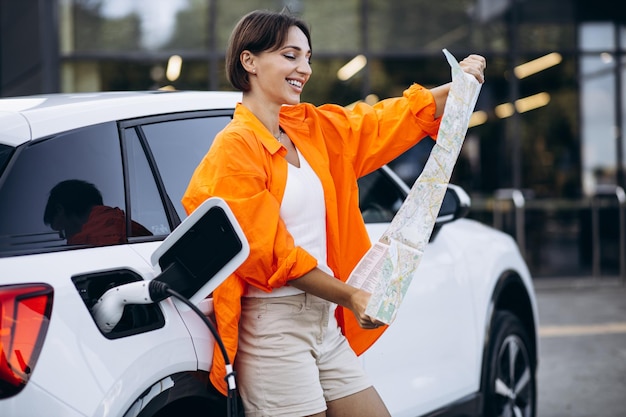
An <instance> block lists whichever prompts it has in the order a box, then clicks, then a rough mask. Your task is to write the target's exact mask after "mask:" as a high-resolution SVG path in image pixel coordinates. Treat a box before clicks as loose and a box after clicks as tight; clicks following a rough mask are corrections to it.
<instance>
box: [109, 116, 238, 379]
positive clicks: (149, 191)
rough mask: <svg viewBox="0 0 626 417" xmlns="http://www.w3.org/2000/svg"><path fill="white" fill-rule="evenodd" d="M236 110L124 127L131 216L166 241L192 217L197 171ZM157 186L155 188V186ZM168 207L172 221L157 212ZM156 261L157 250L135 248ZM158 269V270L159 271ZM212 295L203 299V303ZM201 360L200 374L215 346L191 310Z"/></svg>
mask: <svg viewBox="0 0 626 417" xmlns="http://www.w3.org/2000/svg"><path fill="white" fill-rule="evenodd" d="M232 114H233V109H226V110H206V111H194V112H185V113H178V114H169V115H160V116H152V117H145V118H141V119H134V120H127V121H124V122H122V123H120V130H121V132H122V137H123V144H124V148H125V150H126V156H127V165H128V176H127V181H128V188H129V190H130V202H131V205H130V206H131V208H130V212H131V213H132V217H133V218H134V219H138V220H139V221H141V223H142V224H144V225H146V226H147V227H148V228H150V229H151V230H154V231H155V232H156V233H160V234H161V236H163V237H165V236H166V235H167V234H169V233H170V232H171V231H172V230H174V228H176V227H177V226H178V225H179V224H180V222H181V221H182V220H184V219H185V218H186V217H187V213H186V212H185V210H184V208H183V206H182V203H181V200H182V197H183V194H184V193H185V191H186V189H187V185H188V183H189V180H190V179H191V176H192V174H193V171H194V170H195V168H196V167H197V166H198V164H199V163H200V161H201V160H202V158H203V157H204V156H205V154H206V153H207V151H208V150H209V148H210V146H211V144H212V143H213V139H214V138H215V135H216V134H217V133H218V132H219V131H220V130H222V129H223V128H224V127H225V126H226V124H228V123H229V122H230V121H231V119H232ZM152 180H154V183H152V184H150V181H152ZM159 206H162V207H163V206H164V207H166V210H167V215H163V213H160V212H158V211H155V210H154V208H155V207H159ZM134 248H135V250H136V251H139V252H140V253H141V254H142V256H144V257H146V259H150V258H151V256H152V253H153V252H154V251H155V250H156V249H157V248H156V246H134ZM157 269H158V266H157ZM208 295H209V294H198V295H196V297H197V298H202V297H206V296H208ZM181 316H182V317H183V320H184V321H185V323H186V324H187V326H188V327H189V330H190V333H191V335H192V337H193V341H194V344H195V347H196V349H197V351H198V352H203V354H202V355H199V357H198V361H199V365H198V366H199V368H200V369H208V368H209V365H210V360H211V355H210V352H212V349H213V345H214V340H213V338H212V337H211V335H210V333H209V332H207V331H206V327H205V324H204V323H203V322H202V321H201V320H199V319H198V317H196V316H195V314H194V312H193V311H190V310H189V309H184V308H183V309H181Z"/></svg>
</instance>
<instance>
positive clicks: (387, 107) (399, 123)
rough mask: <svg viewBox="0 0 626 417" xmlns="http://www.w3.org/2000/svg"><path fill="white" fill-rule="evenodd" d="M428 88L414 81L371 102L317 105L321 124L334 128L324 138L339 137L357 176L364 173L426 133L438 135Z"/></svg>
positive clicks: (437, 120) (434, 137) (329, 142)
mask: <svg viewBox="0 0 626 417" xmlns="http://www.w3.org/2000/svg"><path fill="white" fill-rule="evenodd" d="M435 110H436V104H435V100H434V97H433V95H432V93H431V92H430V90H428V89H427V88H425V87H422V86H421V85H419V84H413V85H412V86H411V87H409V88H408V89H407V90H405V91H404V93H403V95H402V97H394V98H389V99H385V100H381V101H379V102H378V103H376V104H374V105H373V106H370V105H368V104H366V103H358V104H357V105H355V106H354V108H352V109H351V110H348V109H346V108H344V107H340V106H337V105H332V104H331V105H324V106H321V107H319V111H320V114H321V117H320V122H321V126H320V128H321V129H322V130H323V131H324V132H334V134H332V133H331V134H332V135H333V136H334V138H333V139H332V140H330V141H327V143H328V146H329V147H330V146H333V140H334V141H341V143H340V144H339V146H341V150H342V152H344V153H346V152H347V153H349V155H348V156H349V157H350V158H352V160H353V164H354V170H355V173H356V175H357V177H361V176H364V175H366V174H369V173H370V172H372V171H374V170H376V169H378V168H379V167H380V166H382V165H384V164H386V163H387V162H389V161H391V160H392V159H394V158H396V157H397V156H399V155H400V154H402V153H403V152H405V151H406V150H407V149H408V148H410V147H411V146H413V145H415V144H416V143H417V142H419V141H420V140H421V139H423V138H424V137H426V136H431V137H432V138H433V139H436V138H437V132H438V131H439V125H440V123H441V118H437V119H435Z"/></svg>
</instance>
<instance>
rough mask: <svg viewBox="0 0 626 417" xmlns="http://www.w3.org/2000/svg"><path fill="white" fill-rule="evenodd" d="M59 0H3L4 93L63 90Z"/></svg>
mask: <svg viewBox="0 0 626 417" xmlns="http://www.w3.org/2000/svg"><path fill="white" fill-rule="evenodd" d="M56 10H57V8H56V1H55V0H19V1H16V0H0V96H3V97H11V96H18V95H25V94H37V93H49V92H56V91H59V49H58V42H57V36H58V35H57V28H56V22H57V18H56Z"/></svg>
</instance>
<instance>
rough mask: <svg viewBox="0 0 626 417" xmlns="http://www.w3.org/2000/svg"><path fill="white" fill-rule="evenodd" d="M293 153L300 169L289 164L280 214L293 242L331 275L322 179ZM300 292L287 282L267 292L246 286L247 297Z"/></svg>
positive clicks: (279, 295) (305, 161)
mask: <svg viewBox="0 0 626 417" xmlns="http://www.w3.org/2000/svg"><path fill="white" fill-rule="evenodd" d="M296 152H297V153H298V159H299V160H300V168H298V167H296V166H294V165H292V164H288V167H289V168H288V173H287V184H286V187H285V195H284V196H283V202H282V204H281V206H280V217H281V218H282V219H283V221H284V222H285V225H286V226H287V230H288V231H289V233H290V234H291V236H292V237H293V239H294V244H295V245H296V246H300V247H301V248H302V249H304V250H306V251H307V252H308V253H309V254H311V255H312V256H313V257H315V259H317V267H318V268H320V269H321V270H322V271H324V272H326V273H328V274H330V275H332V274H333V273H332V270H331V269H330V268H329V267H328V265H327V260H326V205H325V203H324V190H323V188H322V182H321V181H320V179H319V178H318V177H317V175H316V174H315V172H314V171H313V168H311V165H309V163H308V162H307V160H306V159H305V158H304V157H303V156H302V154H300V152H298V150H297V149H296ZM302 292H303V291H301V290H299V289H297V288H295V287H291V286H289V285H287V286H284V287H280V288H276V289H274V290H273V291H272V292H271V293H266V292H265V291H262V290H260V289H258V288H256V287H253V286H251V285H249V286H248V289H247V291H246V297H284V296H287V295H295V294H300V293H302Z"/></svg>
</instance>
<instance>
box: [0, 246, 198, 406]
mask: <svg viewBox="0 0 626 417" xmlns="http://www.w3.org/2000/svg"><path fill="white" fill-rule="evenodd" d="M141 245H142V244H136V245H135V246H141ZM148 245H150V246H154V244H153V243H150V244H148ZM76 254H77V252H76V251H66V252H58V253H49V254H42V255H33V256H29V257H28V258H26V257H19V256H18V257H14V258H5V259H3V266H5V267H6V268H7V269H5V273H6V275H7V276H11V277H12V278H11V283H20V282H24V283H28V282H42V281H45V282H47V283H49V284H51V285H52V286H53V287H54V291H55V293H54V298H55V302H54V307H53V310H52V316H51V319H50V325H49V328H48V335H52V334H54V335H55V336H54V337H48V338H47V340H46V345H45V349H43V350H42V353H41V356H40V357H39V360H38V362H37V366H36V368H35V370H34V372H33V375H32V377H31V379H30V381H29V383H28V384H27V386H26V388H29V386H31V385H33V386H38V387H39V388H40V389H41V390H42V391H45V392H47V393H48V394H49V395H51V396H53V397H55V398H57V399H58V400H59V401H61V402H63V403H66V404H71V405H72V407H73V408H75V409H76V410H78V411H79V412H81V413H82V414H84V415H86V416H93V417H96V416H118V415H121V414H123V413H124V412H125V411H126V409H127V408H128V407H130V405H131V404H132V402H133V401H134V400H135V399H136V398H137V397H138V396H139V395H140V394H141V392H142V391H143V390H145V388H146V386H149V385H150V384H151V383H153V381H157V380H159V379H161V378H163V377H165V376H167V375H170V374H172V373H175V372H180V371H189V370H195V369H197V360H196V352H195V348H194V345H193V342H192V340H191V338H190V335H189V332H188V330H187V328H186V326H185V324H184V323H183V321H182V319H181V317H180V315H179V313H178V311H177V310H176V309H175V308H173V302H172V300H165V301H163V302H162V303H161V305H162V311H163V314H164V315H165V322H166V324H165V327H163V328H160V329H157V330H154V331H151V332H146V333H142V334H139V335H134V336H130V337H126V338H120V339H115V340H107V339H106V338H105V337H104V336H103V335H102V334H101V333H100V332H99V330H98V329H97V327H96V326H95V324H94V322H93V320H92V318H91V316H90V315H89V314H88V312H87V311H86V310H87V308H86V306H85V305H84V303H83V301H82V300H81V299H80V296H79V294H78V292H77V290H76V288H75V287H74V285H73V283H72V281H71V280H70V279H69V277H71V276H74V275H79V274H82V273H88V272H94V271H99V270H110V269H115V268H124V269H128V268H132V269H134V270H135V271H136V272H138V273H140V275H142V276H143V277H144V278H145V279H150V278H152V277H154V276H155V272H156V271H155V270H154V269H153V268H152V266H151V265H150V264H149V260H147V259H145V258H142V257H140V256H138V255H137V254H136V253H135V252H133V251H129V250H128V248H127V246H126V245H119V246H109V247H102V248H93V249H83V250H81V251H80V262H78V261H77V258H76ZM27 260H28V262H24V261H27ZM48 264H49V265H48ZM42 270H46V271H49V272H50V275H48V276H47V277H45V279H44V277H42V276H41V271H42ZM77 309H80V310H85V311H84V313H85V314H77ZM196 319H198V318H197V317H196ZM198 320H199V319H198ZM103 347H104V349H103ZM122 352H123V355H121V354H120V353H122ZM61 376H62V378H61ZM59 378H61V379H62V381H63V383H59ZM27 392H28V391H24V392H22V393H20V394H18V396H16V397H14V398H15V399H19V397H20V395H27ZM80 393H89V394H90V395H84V394H80ZM5 401H9V402H10V401H11V399H9V400H5ZM2 404H3V401H0V405H2ZM24 415H30V414H28V413H27V414H24Z"/></svg>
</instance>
